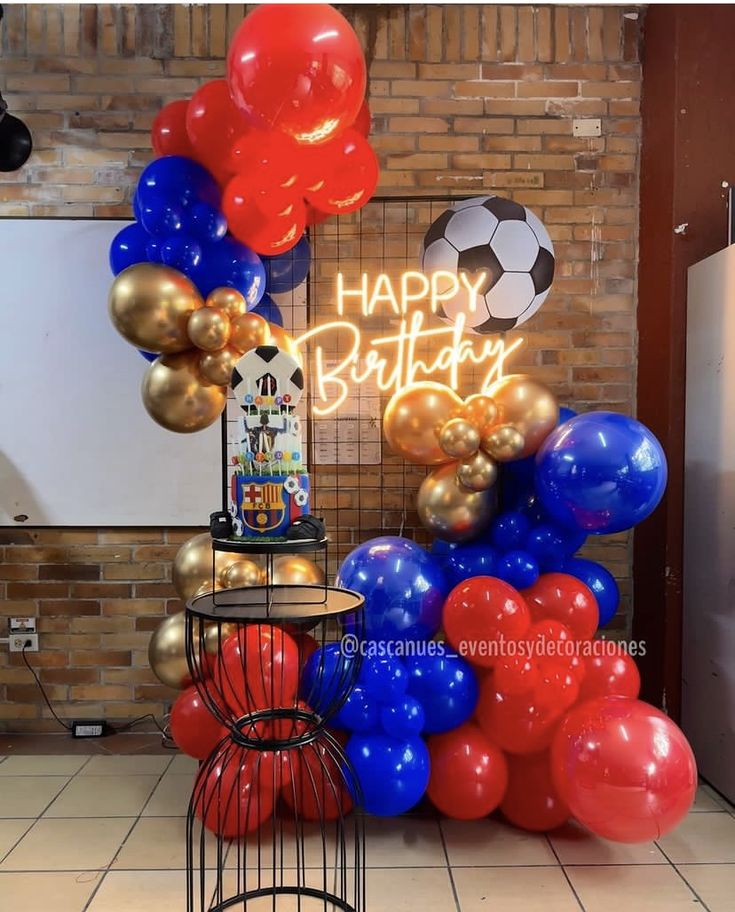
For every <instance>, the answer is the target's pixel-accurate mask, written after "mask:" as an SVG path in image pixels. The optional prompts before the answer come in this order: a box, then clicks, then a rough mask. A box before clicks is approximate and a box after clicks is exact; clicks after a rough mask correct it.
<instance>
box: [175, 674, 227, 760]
mask: <svg viewBox="0 0 735 912" xmlns="http://www.w3.org/2000/svg"><path fill="white" fill-rule="evenodd" d="M226 734H227V729H226V728H225V727H224V725H222V723H221V722H220V721H219V720H218V719H217V718H216V716H213V715H212V713H211V712H210V711H209V709H208V708H207V705H206V704H205V703H204V701H203V700H202V698H201V696H200V695H199V693H198V692H197V689H196V687H187V688H186V690H183V691H182V692H181V693H180V694H179V695H178V697H177V698H176V701H175V703H174V705H173V707H172V708H171V737H172V738H173V739H174V741H175V742H176V744H177V746H178V747H179V749H180V750H182V751H183V752H184V753H185V754H188V755H189V756H190V757H196V759H197V760H205V759H206V758H207V757H208V756H209V755H210V754H211V753H212V751H213V750H214V749H215V747H216V746H217V745H218V744H219V742H220V741H221V740H222V738H224V737H225V735H226Z"/></svg>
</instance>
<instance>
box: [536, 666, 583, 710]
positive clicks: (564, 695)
mask: <svg viewBox="0 0 735 912" xmlns="http://www.w3.org/2000/svg"><path fill="white" fill-rule="evenodd" d="M533 698H534V700H535V702H536V703H537V704H538V706H539V707H540V708H541V709H542V710H548V711H549V712H552V713H555V714H556V716H557V717H558V716H561V715H562V714H563V713H565V712H566V711H567V710H568V709H570V708H571V707H572V706H574V704H575V703H576V702H577V700H578V698H579V682H578V681H577V678H576V677H575V676H574V674H573V673H572V671H571V670H570V668H569V666H568V664H565V663H564V662H558V661H554V660H553V659H546V660H545V661H541V662H539V679H538V682H537V683H536V686H535V687H534V689H533Z"/></svg>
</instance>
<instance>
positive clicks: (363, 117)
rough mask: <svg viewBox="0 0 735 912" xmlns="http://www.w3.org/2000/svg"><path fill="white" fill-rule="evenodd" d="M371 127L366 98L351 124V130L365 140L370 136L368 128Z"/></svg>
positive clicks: (371, 118) (370, 115)
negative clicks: (355, 131)
mask: <svg viewBox="0 0 735 912" xmlns="http://www.w3.org/2000/svg"><path fill="white" fill-rule="evenodd" d="M372 125H373V115H372V114H371V113H370V107H369V105H368V103H367V98H366V99H365V101H363V103H362V107H361V108H360V110H359V111H358V114H357V117H356V118H355V122H354V123H353V124H352V126H353V128H354V129H355V130H357V132H358V133H359V134H360V136H364V137H365V139H367V138H368V136H370V128H371V127H372Z"/></svg>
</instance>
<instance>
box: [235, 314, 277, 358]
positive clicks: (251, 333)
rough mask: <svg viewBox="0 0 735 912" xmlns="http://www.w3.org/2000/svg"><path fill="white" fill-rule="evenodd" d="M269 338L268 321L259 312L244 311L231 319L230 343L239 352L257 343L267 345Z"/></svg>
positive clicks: (254, 346) (253, 346) (256, 345)
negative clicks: (244, 312)
mask: <svg viewBox="0 0 735 912" xmlns="http://www.w3.org/2000/svg"><path fill="white" fill-rule="evenodd" d="M269 339H270V330H269V328H268V321H267V320H264V319H263V317H261V316H260V315H259V314H256V313H246V314H242V316H239V317H236V318H235V319H234V320H233V321H232V331H231V333H230V345H232V347H233V348H236V349H237V350H238V351H239V352H240V353H242V352H246V351H250V349H251V348H257V347H258V346H259V345H267V344H268V340H269Z"/></svg>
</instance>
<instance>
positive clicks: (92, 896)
mask: <svg viewBox="0 0 735 912" xmlns="http://www.w3.org/2000/svg"><path fill="white" fill-rule="evenodd" d="M100 756H104V755H100ZM111 756H115V755H111ZM173 762H174V758H173V757H171V758H169V761H168V763H167V764H166V766H165V767H164V768H163V770H162V771H161V773H160V775H159V777H158V780H157V781H156V784H155V785H154V786H153V788H152V789H151V791H150V794H149V795H148V798H147V799H146V801H145V802H144V803H143V807H142V808H141V809H140V811H139V813H138V816H137V817H136V818H135V820H134V821H133V823H132V825H131V826H130V829H129V830H128V832H127V833H126V834H125V836H124V837H123V840H122V842H121V843H120V845H119V846H118V847H117V849H116V850H115V852H114V853H113V855H112V858H111V859H110V861H109V862H108V864H107V866H106V867H105V868H104V869H101V870H103V873H102V876H101V877H100V879H99V882H98V884H97V886H96V887H95V888H94V889H93V890H92V892H91V893H90V894H89V898H88V899H87V902H86V903H85V904H84V907H83V909H82V912H86V910H87V909H89V907H90V906H91V904H92V903H93V902H94V900H95V897H96V896H97V894H98V893H99V891H100V887H101V886H102V884H103V883H104V882H105V879H106V877H107V875H108V874H109V873H110V869H111V868H112V866H113V864H114V863H115V859H116V858H117V856H118V855H119V854H120V851H121V849H122V848H123V846H124V845H125V843H126V842H127V841H128V839H129V838H130V834H131V833H132V832H133V830H134V829H135V827H136V826H137V825H138V823H139V822H140V819H141V817H142V816H143V811H144V810H145V809H146V807H147V806H148V802H149V801H150V800H151V796H152V795H153V793H154V792H155V790H156V789H157V788H158V786H159V785H160V784H161V780H162V779H163V777H164V776H165V775H166V773H167V772H168V770H169V767H170V766H171V764H172V763H173ZM115 819H118V820H119V819H124V818H115Z"/></svg>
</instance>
